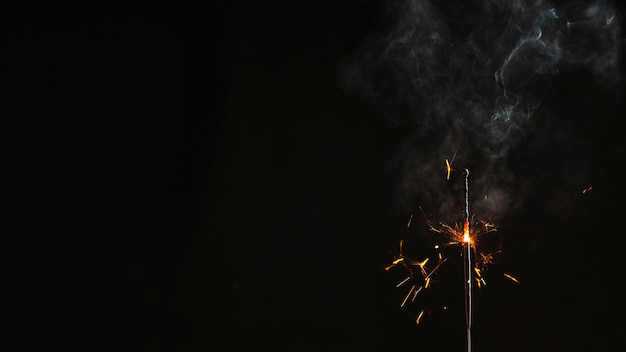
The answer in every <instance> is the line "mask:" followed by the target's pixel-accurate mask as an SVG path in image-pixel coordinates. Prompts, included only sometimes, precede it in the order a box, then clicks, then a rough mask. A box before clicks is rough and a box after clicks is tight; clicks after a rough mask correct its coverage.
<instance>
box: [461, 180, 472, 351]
mask: <svg viewBox="0 0 626 352" xmlns="http://www.w3.org/2000/svg"><path fill="white" fill-rule="evenodd" d="M468 180H469V170H468V169H465V214H464V215H465V219H464V221H463V242H464V243H463V245H464V246H465V251H464V252H465V261H464V263H465V265H464V267H465V268H464V269H465V325H466V328H467V351H468V352H471V351H472V268H473V267H474V264H473V263H472V242H471V239H470V237H469V233H470V232H469V181H468Z"/></svg>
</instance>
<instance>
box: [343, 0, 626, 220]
mask: <svg viewBox="0 0 626 352" xmlns="http://www.w3.org/2000/svg"><path fill="white" fill-rule="evenodd" d="M385 3H386V4H387V5H388V6H387V7H386V8H385V15H386V17H385V19H386V20H387V22H386V24H387V26H386V28H385V31H381V32H379V33H375V34H373V35H372V37H371V38H368V41H366V43H365V44H364V45H363V46H362V48H361V49H360V50H359V52H358V53H356V54H355V55H354V57H353V58H351V59H350V60H348V62H347V63H346V64H345V65H344V66H342V68H341V70H340V72H341V82H342V84H343V86H344V88H345V89H346V90H347V91H349V92H354V93H358V94H361V95H363V96H366V97H369V98H370V99H371V101H372V102H373V103H374V105H375V106H376V108H377V109H378V111H380V113H381V114H383V115H384V116H385V117H386V118H388V119H389V120H390V121H393V122H395V123H397V124H398V125H406V126H409V127H408V128H410V129H411V130H412V131H414V135H413V137H412V138H410V139H409V140H408V141H406V143H405V147H404V149H403V151H402V152H401V153H400V155H398V159H399V160H398V165H396V167H397V168H396V169H395V171H394V172H397V174H398V192H399V193H398V194H399V198H402V200H401V201H404V202H405V203H407V205H408V206H410V205H411V204H410V203H411V202H412V201H413V200H415V199H417V198H419V199H421V200H425V201H429V200H430V201H433V202H437V204H439V211H440V212H442V213H446V212H450V211H452V208H453V207H455V206H456V204H457V200H456V199H454V198H453V197H454V196H452V198H451V196H449V195H446V194H444V193H445V192H444V191H443V190H445V189H446V187H445V186H443V181H445V180H444V179H443V178H444V171H443V168H444V164H443V162H444V160H445V159H446V158H447V159H451V158H452V156H453V154H454V153H455V152H457V151H458V156H457V159H456V160H455V161H454V164H456V165H458V167H460V168H463V167H470V168H476V170H475V172H472V175H473V177H475V179H472V184H473V187H474V190H475V191H476V192H477V194H480V197H481V198H482V199H484V200H485V201H484V202H482V203H481V204H482V205H478V206H479V207H480V206H482V207H483V209H475V210H476V211H480V210H482V211H484V212H486V213H488V214H489V216H491V217H492V218H494V219H497V218H498V217H500V216H502V215H503V214H504V212H505V211H506V209H507V208H508V207H509V205H510V204H509V203H510V201H509V193H510V184H511V183H512V182H513V180H514V175H513V174H512V173H511V172H510V171H509V170H508V168H507V156H508V155H509V152H510V150H511V148H513V147H514V146H516V145H517V144H519V143H520V142H521V141H523V140H524V138H525V135H526V132H527V129H528V128H530V126H531V121H532V120H534V119H539V120H538V121H532V126H535V127H534V128H537V126H541V125H542V121H541V120H540V119H541V118H542V116H541V114H540V110H541V109H540V108H541V103H542V97H543V96H544V95H545V94H546V92H547V91H549V89H551V87H550V82H551V79H552V78H553V77H555V76H558V75H560V74H563V73H564V72H571V71H575V70H588V71H589V72H590V74H592V75H593V77H595V78H596V79H597V80H598V81H599V82H607V83H611V82H617V81H619V80H621V72H620V71H619V67H620V66H619V65H620V60H621V45H622V38H621V27H620V26H621V24H620V18H619V14H618V12H617V11H616V10H615V8H614V6H613V5H612V4H611V3H610V2H608V1H561V2H549V1H544V0H513V1H512V0H476V1H471V0H464V1H430V0H400V1H389V2H385ZM547 125H549V124H548V123H547V122H546V126H547ZM454 164H453V168H454V167H455V165H454ZM457 174H461V172H460V170H459V172H457ZM458 184H461V183H460V182H458ZM448 188H450V187H448ZM453 188H454V187H453ZM453 191H454V192H456V191H457V190H456V189H453ZM458 194H461V192H459V193H458Z"/></svg>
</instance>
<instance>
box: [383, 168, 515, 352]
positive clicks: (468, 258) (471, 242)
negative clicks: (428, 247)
mask: <svg viewBox="0 0 626 352" xmlns="http://www.w3.org/2000/svg"><path fill="white" fill-rule="evenodd" d="M446 161H447V160H446ZM447 164H448V165H450V163H447ZM464 176H465V179H464V181H465V185H464V189H465V194H464V208H463V221H462V223H455V224H453V225H450V224H446V223H442V222H439V223H437V224H435V223H433V222H432V221H430V220H428V219H427V221H426V223H427V225H428V229H429V230H430V231H432V232H435V233H437V234H440V235H442V237H441V239H442V241H439V242H437V243H436V244H435V245H434V248H433V249H434V250H435V254H436V261H433V260H431V257H426V258H423V259H413V258H410V257H408V256H407V255H406V254H405V253H404V251H403V247H404V241H403V240H400V245H399V252H398V255H397V256H396V257H395V259H394V260H393V261H392V263H391V264H390V265H389V266H387V267H385V270H387V271H389V270H391V269H392V268H395V267H401V268H403V269H404V270H405V271H406V272H408V275H407V276H406V277H405V278H404V279H403V280H401V281H400V282H399V283H398V284H397V285H396V287H397V288H400V287H403V286H405V285H406V286H409V285H410V286H409V289H408V292H407V293H406V295H404V298H403V299H402V302H401V304H400V306H401V307H405V306H406V305H407V304H408V303H410V302H414V301H415V300H416V299H417V297H418V296H419V295H420V293H422V292H424V290H425V289H428V288H430V287H431V285H432V278H433V277H434V276H435V275H436V274H437V273H438V271H439V269H440V268H441V267H442V265H443V264H444V263H446V262H447V260H448V257H447V256H446V255H444V253H447V251H444V250H443V249H445V248H447V247H461V248H462V252H461V256H462V258H463V262H464V264H463V268H464V286H465V318H466V334H467V348H468V351H471V346H472V341H471V332H472V321H473V306H472V304H473V295H474V289H475V288H478V289H480V288H482V287H483V286H484V285H486V281H485V278H484V272H485V271H486V270H487V267H488V266H489V265H491V264H493V263H494V262H495V256H496V255H497V254H499V253H500V250H499V249H498V250H495V251H491V252H484V251H482V250H483V248H480V250H479V246H478V245H479V242H480V240H481V238H482V236H484V235H486V234H488V233H491V232H495V231H496V227H495V225H494V224H492V223H489V222H487V221H484V220H480V221H475V220H474V217H473V216H472V215H470V214H471V213H470V209H469V170H468V169H465V170H464ZM419 209H420V211H422V214H424V212H423V210H422V208H421V207H419ZM424 215H425V214H424ZM413 221H414V219H413V215H410V217H409V221H408V223H407V225H406V227H407V228H408V227H411V224H412V222H413ZM434 262H436V263H434ZM504 276H505V277H506V278H508V279H510V280H512V281H514V282H516V283H519V281H518V280H517V279H516V278H515V277H513V276H512V275H509V274H504ZM425 312H426V311H425V310H424V309H421V310H420V311H419V313H418V315H417V317H416V319H415V322H416V324H418V325H419V324H420V323H421V321H422V319H423V317H424V315H425Z"/></svg>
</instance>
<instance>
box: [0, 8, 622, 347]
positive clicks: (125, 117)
mask: <svg viewBox="0 0 626 352" xmlns="http://www.w3.org/2000/svg"><path fill="white" fill-rule="evenodd" d="M622 10H623V9H620V11H622ZM381 14H382V5H381V4H380V3H379V2H376V1H357V0H342V1H335V2H330V3H326V2H292V3H287V4H284V3H279V2H251V1H249V2H230V3H221V2H220V3H214V2H202V3H176V4H174V3H164V2H153V1H107V2H101V3H100V4H99V5H93V4H92V5H85V4H83V3H77V4H63V5H61V4H59V3H56V2H46V3H40V4H33V3H27V2H17V1H12V2H5V3H4V5H3V8H2V59H1V60H2V79H1V82H2V86H3V88H4V93H3V99H2V100H3V104H2V107H3V117H4V118H5V121H6V123H7V124H8V125H9V126H10V127H9V133H8V134H7V135H8V140H9V141H11V144H10V146H9V147H8V148H7V149H5V153H4V155H5V165H7V168H6V169H5V177H4V182H3V186H4V191H5V192H6V194H10V195H12V196H10V197H5V205H6V206H8V208H9V211H8V212H6V213H5V215H6V218H5V224H9V226H7V227H5V228H8V231H6V232H7V233H6V236H5V238H8V239H9V241H7V242H6V243H5V245H4V246H2V247H3V249H4V251H3V257H4V258H6V259H7V260H6V265H5V273H6V277H5V280H4V282H5V284H4V286H3V291H4V292H5V293H6V294H8V298H7V299H5V301H4V312H5V313H6V314H5V313H3V316H4V318H5V319H4V320H5V322H7V323H8V324H9V325H10V326H11V329H10V330H9V331H8V335H9V337H10V339H7V341H6V342H7V343H9V341H15V342H18V343H19V345H18V346H21V347H22V348H21V349H20V350H32V348H35V347H41V346H45V347H49V348H51V347H61V348H63V349H77V350H78V349H80V350H84V351H97V350H98V351H99V350H102V351H258V350H271V351H356V350H359V351H383V350H386V351H393V350H407V349H411V350H426V349H437V350H445V351H453V350H463V349H464V348H465V347H464V345H465V322H464V313H463V309H462V295H463V293H462V288H461V287H460V286H459V287H458V289H459V290H458V297H457V296H455V295H454V292H455V289H456V288H455V286H453V285H452V286H445V285H443V284H442V287H443V288H446V287H447V288H450V289H452V290H449V291H450V292H452V293H450V292H448V293H442V294H441V295H442V296H441V297H444V298H450V303H449V304H450V307H451V310H450V311H449V312H447V313H445V314H438V313H437V312H436V310H435V311H433V314H431V315H429V316H428V317H426V318H424V320H423V323H422V324H421V325H419V326H416V325H415V324H414V319H415V316H416V315H417V312H418V311H419V309H420V308H419V303H417V304H416V305H412V306H409V307H406V308H404V309H400V308H399V303H400V301H401V299H402V297H403V296H402V293H401V292H400V291H399V290H397V289H396V288H395V285H396V283H397V282H398V279H399V277H398V276H396V275H395V274H394V273H390V272H385V271H384V270H383V268H384V267H385V266H386V265H388V264H389V263H390V262H391V260H393V256H394V254H396V251H397V249H398V240H399V239H401V238H407V237H410V236H411V232H410V231H407V230H406V229H405V224H406V220H407V215H408V213H407V212H406V210H405V209H398V208H397V207H396V203H395V200H394V198H393V196H392V194H393V192H391V190H392V189H393V188H394V186H395V185H394V181H395V176H394V172H395V171H394V170H393V169H392V168H390V166H389V160H391V159H393V158H394V156H395V155H396V153H397V151H398V150H399V148H400V146H401V145H402V143H403V141H404V140H405V139H406V138H407V136H409V135H410V134H411V132H412V131H411V127H406V126H398V125H395V124H392V123H390V121H388V120H386V119H385V118H383V117H382V116H381V115H380V114H379V113H378V112H377V111H376V110H375V109H374V106H373V105H372V104H371V103H370V102H369V101H368V100H367V99H365V98H362V97H359V96H356V95H353V94H349V93H346V92H344V91H343V90H342V89H341V87H340V84H339V83H338V79H337V68H338V66H339V65H340V64H341V63H343V62H345V60H348V59H349V58H350V55H351V54H353V53H354V52H355V51H356V50H357V49H358V48H359V46H360V45H361V44H362V42H363V41H364V40H365V38H366V37H367V36H368V35H369V34H371V33H373V32H375V31H377V30H379V29H381V27H382V26H383V20H382V19H381ZM551 84H552V86H551V88H550V89H549V90H548V92H547V94H546V97H545V99H544V100H543V103H542V106H541V108H540V109H542V110H543V111H547V112H549V113H550V114H552V116H554V117H555V119H554V120H553V121H555V122H554V123H553V124H552V125H550V126H545V128H538V129H536V130H533V131H530V132H529V133H528V140H529V141H530V142H528V143H521V144H520V145H519V146H517V147H516V148H515V149H514V150H512V151H511V156H510V158H509V163H510V168H511V169H512V170H513V171H514V172H515V174H516V177H517V178H518V179H519V180H520V181H519V184H520V189H524V190H526V189H531V190H533V191H532V192H529V193H528V194H523V195H518V196H517V198H518V199H522V198H523V199H524V202H525V203H524V206H523V207H522V208H521V209H520V210H518V211H516V212H514V213H511V214H509V215H507V216H505V218H504V219H503V220H502V221H501V223H499V224H497V225H498V233H499V234H500V235H502V236H503V237H504V238H505V241H504V244H505V245H504V251H503V255H502V257H501V258H500V259H499V261H498V263H497V264H496V265H495V268H494V269H493V274H494V279H493V281H492V283H491V284H490V285H488V286H487V287H486V289H485V290H482V291H481V292H480V294H478V295H477V297H476V311H475V314H476V316H475V326H474V329H473V337H474V346H475V349H476V350H480V351H553V350H555V349H559V350H561V349H563V350H566V349H567V350H570V351H583V350H585V351H588V350H604V349H608V348H609V346H613V345H614V344H619V343H620V342H621V337H622V334H623V328H624V323H623V319H624V315H623V314H624V303H623V295H622V294H621V292H620V291H619V290H618V286H619V285H620V282H621V281H622V277H623V273H624V269H626V265H625V263H624V259H623V248H624V247H623V240H624V238H623V237H624V234H625V232H624V230H623V217H624V211H625V210H626V207H625V206H624V204H625V203H624V199H626V198H625V197H626V194H625V187H624V183H625V182H624V177H623V173H622V171H621V168H622V166H623V165H622V164H623V161H624V157H625V152H626V148H625V147H624V142H623V141H624V138H623V132H622V127H621V124H622V121H621V119H622V117H623V116H624V111H626V109H625V106H624V98H626V97H625V91H624V85H623V83H619V82H618V83H614V84H612V85H608V86H607V85H603V84H600V83H598V82H597V81H595V80H594V79H593V78H592V77H591V75H590V74H589V73H588V72H586V71H584V70H580V71H570V72H567V73H564V74H563V75H560V76H557V77H555V78H554V79H553V80H552V82H551ZM553 134H556V135H559V134H567V135H568V136H570V137H573V138H568V139H567V140H569V141H570V142H569V144H563V143H560V142H559V141H560V139H558V138H552V136H553ZM531 142H532V143H531ZM581 152H582V153H584V154H585V157H584V158H583V159H584V160H583V161H584V162H585V163H586V164H585V165H586V167H587V171H588V172H587V175H588V177H587V178H586V179H582V180H578V179H577V180H574V181H572V180H570V179H568V176H567V175H566V174H564V173H563V172H559V170H562V169H564V168H565V169H566V166H567V165H569V164H571V163H577V162H579V161H580V159H581V158H582V157H581ZM447 157H450V156H447ZM6 161H9V162H8V163H7V162H6ZM434 162H436V163H441V167H442V172H441V177H444V170H443V166H444V165H445V164H444V160H443V158H442V159H441V160H436V161H434ZM521 185H523V187H522V186H521ZM588 186H592V187H593V189H592V190H591V191H590V192H588V193H585V194H584V195H583V194H582V192H581V191H582V189H584V188H585V187H588ZM416 205H417V204H416ZM457 264H458V263H457ZM452 267H454V266H452ZM501 272H510V273H512V274H514V275H515V276H516V277H518V278H519V279H520V280H521V281H522V284H521V285H515V284H513V283H512V282H510V281H507V280H500V279H499V278H501V276H500V275H499V273H501ZM442 291H444V290H442ZM434 294H436V291H434ZM455 300H456V301H455ZM459 301H461V304H460V305H459V304H458V303H459ZM446 304H448V303H446ZM611 348H613V347H611ZM13 350H15V349H13Z"/></svg>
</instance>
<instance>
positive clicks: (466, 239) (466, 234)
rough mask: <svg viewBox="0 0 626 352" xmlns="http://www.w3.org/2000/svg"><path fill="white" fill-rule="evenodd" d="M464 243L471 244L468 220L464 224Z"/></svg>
mask: <svg viewBox="0 0 626 352" xmlns="http://www.w3.org/2000/svg"><path fill="white" fill-rule="evenodd" d="M463 242H465V243H470V234H469V222H468V221H467V220H466V221H464V222H463Z"/></svg>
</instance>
